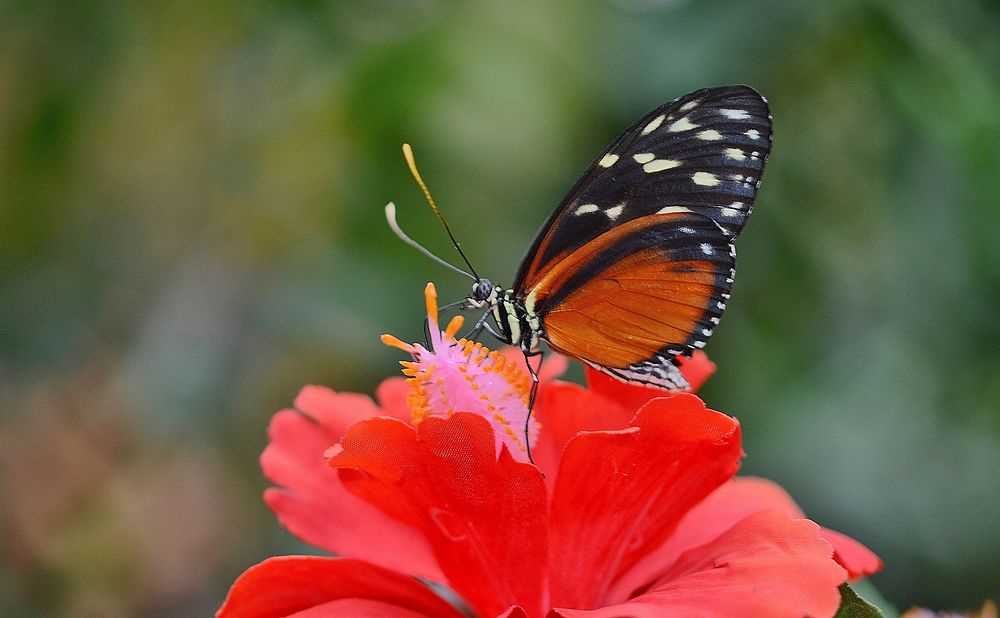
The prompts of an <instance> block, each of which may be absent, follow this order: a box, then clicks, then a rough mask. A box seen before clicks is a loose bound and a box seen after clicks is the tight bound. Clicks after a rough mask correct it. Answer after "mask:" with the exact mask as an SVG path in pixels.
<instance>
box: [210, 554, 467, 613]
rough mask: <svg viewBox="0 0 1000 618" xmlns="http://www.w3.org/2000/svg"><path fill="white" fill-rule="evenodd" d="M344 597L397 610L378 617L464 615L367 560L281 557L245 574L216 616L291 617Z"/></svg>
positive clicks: (423, 588) (422, 587) (424, 588)
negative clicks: (296, 613) (290, 615)
mask: <svg viewBox="0 0 1000 618" xmlns="http://www.w3.org/2000/svg"><path fill="white" fill-rule="evenodd" d="M340 599H352V600H355V601H358V600H362V599H364V600H369V601H378V602H381V603H382V604H384V606H385V607H389V608H395V609H396V610H398V611H393V612H383V613H380V614H377V615H379V616H387V617H391V616H399V617H410V616H458V615H460V613H459V612H458V611H457V610H455V608H453V607H452V606H451V605H449V604H447V603H445V602H444V601H443V600H441V598H440V597H438V596H437V595H436V594H434V592H432V591H431V589H430V588H428V587H427V586H425V585H423V584H421V583H420V582H418V581H417V580H415V579H413V578H412V577H408V576H406V575H402V574H400V573H396V572H394V571H390V570H388V569H383V568H381V567H378V566H375V565H374V564H370V563H367V562H364V561H362V560H349V559H346V558H321V557H318V556H282V557H279V558H270V559H268V560H265V561H264V562H261V563H260V564H258V565H255V566H252V567H250V568H249V569H247V570H246V571H245V572H244V573H243V574H242V575H240V576H239V577H238V578H237V579H236V582H234V583H233V586H232V588H230V589H229V594H228V595H227V596H226V600H225V601H224V602H223V603H222V607H220V608H219V611H218V612H217V613H216V616H218V618H266V617H269V616H287V615H289V614H294V613H295V612H302V611H305V610H309V609H311V608H316V607H317V606H322V605H323V604H325V603H329V602H331V601H337V600H340ZM358 607H364V604H361V605H358ZM327 615H330V614H327ZM340 615H343V614H340ZM350 615H355V614H350ZM361 615H364V614H361Z"/></svg>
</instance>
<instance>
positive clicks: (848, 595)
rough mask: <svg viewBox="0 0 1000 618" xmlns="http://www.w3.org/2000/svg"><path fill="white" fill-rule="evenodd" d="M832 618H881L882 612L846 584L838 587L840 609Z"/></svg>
mask: <svg viewBox="0 0 1000 618" xmlns="http://www.w3.org/2000/svg"><path fill="white" fill-rule="evenodd" d="M834 618H883V615H882V610H880V609H879V608H877V607H875V606H874V605H872V604H871V603H869V602H868V601H865V600H864V599H862V598H861V597H859V596H858V594H857V593H856V592H854V590H852V589H851V587H850V586H848V585H847V584H841V586H840V607H839V608H837V614H836V616H834Z"/></svg>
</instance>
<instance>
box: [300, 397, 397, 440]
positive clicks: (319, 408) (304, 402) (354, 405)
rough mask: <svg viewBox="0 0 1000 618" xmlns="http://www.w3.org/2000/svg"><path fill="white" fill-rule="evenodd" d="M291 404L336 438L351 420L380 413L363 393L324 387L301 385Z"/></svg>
mask: <svg viewBox="0 0 1000 618" xmlns="http://www.w3.org/2000/svg"><path fill="white" fill-rule="evenodd" d="M294 405H295V408H296V409H297V410H300V411H302V412H303V413H304V414H306V415H307V416H310V417H312V418H313V419H315V420H316V421H317V422H318V423H319V424H320V425H322V426H323V428H324V429H325V430H326V431H327V432H329V433H330V434H332V435H335V436H336V437H337V438H339V437H340V436H342V435H344V431H346V430H347V428H348V427H349V426H351V425H353V424H354V423H356V422H358V421H360V420H363V419H366V418H371V417H373V416H378V415H379V414H381V413H382V411H381V410H379V409H378V407H376V406H375V402H373V401H372V400H371V398H370V397H368V396H366V395H359V394H358V393H337V392H334V391H332V390H330V389H328V388H327V387H325V386H305V387H303V388H302V390H301V391H299V394H298V396H297V397H296V398H295V404H294Z"/></svg>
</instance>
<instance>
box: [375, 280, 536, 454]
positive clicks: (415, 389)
mask: <svg viewBox="0 0 1000 618" xmlns="http://www.w3.org/2000/svg"><path fill="white" fill-rule="evenodd" d="M424 300H425V304H426V309H427V326H428V330H429V332H430V340H429V341H428V342H427V344H426V345H424V344H420V343H413V344H409V343H405V342H404V341H402V340H401V339H399V338H398V337H394V336H393V335H388V334H387V335H382V338H381V339H382V343H384V344H385V345H388V346H390V347H393V348H396V349H399V350H402V351H404V352H406V353H408V354H409V355H410V357H411V360H406V361H401V363H400V364H401V365H402V366H403V375H404V376H405V377H406V383H407V384H408V385H409V387H410V392H409V393H408V394H407V404H408V405H409V408H410V411H411V421H410V422H411V423H412V424H414V425H416V424H419V423H421V422H423V421H424V420H426V419H427V418H428V417H431V416H439V417H448V416H451V415H452V414H454V413H455V412H472V413H475V414H479V415H481V416H482V417H483V418H485V419H486V420H487V421H489V422H490V424H491V425H492V426H493V429H494V434H495V436H496V446H497V449H498V452H499V449H500V447H501V446H503V445H506V446H507V448H508V449H509V450H510V452H511V453H512V454H513V455H514V456H515V457H521V458H525V457H526V454H527V447H526V445H525V435H524V426H525V420H526V419H527V415H528V398H529V395H530V392H531V380H530V378H529V377H528V375H527V374H526V373H525V372H524V371H523V370H522V369H521V367H520V363H517V362H512V361H509V360H507V358H505V357H504V355H503V354H501V353H500V352H497V351H495V350H490V349H489V348H487V347H486V346H484V345H483V344H482V343H480V342H478V341H470V340H468V339H465V338H461V339H456V336H457V334H458V331H459V330H460V329H461V327H462V325H463V320H462V316H455V317H454V318H452V319H451V320H450V321H449V322H448V326H447V327H446V328H445V329H444V330H441V328H440V325H439V319H440V316H439V315H438V304H437V291H436V289H435V287H434V285H433V284H432V283H428V284H427V286H426V287H425V288H424ZM537 433H538V423H537V422H536V421H535V419H533V418H532V419H531V421H530V423H529V426H528V438H529V440H530V441H531V442H532V443H533V442H534V438H535V436H536V435H537Z"/></svg>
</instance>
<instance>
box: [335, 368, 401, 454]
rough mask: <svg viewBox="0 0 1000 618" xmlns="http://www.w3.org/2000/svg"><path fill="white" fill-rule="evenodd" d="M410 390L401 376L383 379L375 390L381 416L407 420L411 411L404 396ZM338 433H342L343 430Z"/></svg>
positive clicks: (338, 437)
mask: <svg viewBox="0 0 1000 618" xmlns="http://www.w3.org/2000/svg"><path fill="white" fill-rule="evenodd" d="M411 390H413V389H411V388H410V385H409V384H407V383H406V380H404V379H403V378H400V377H395V378H389V379H387V380H383V381H382V383H381V384H379V385H378V388H377V389H376V390H375V399H376V400H377V401H378V405H379V407H380V408H382V414H381V416H391V417H393V418H398V419H399V420H401V421H407V422H409V421H410V418H411V417H412V416H413V411H412V410H410V406H409V404H407V402H406V397H407V396H408V395H409V394H410V391H411ZM358 420H359V421H360V420H362V419H358ZM340 435H344V434H343V432H341V434H340ZM337 439H340V436H337Z"/></svg>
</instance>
